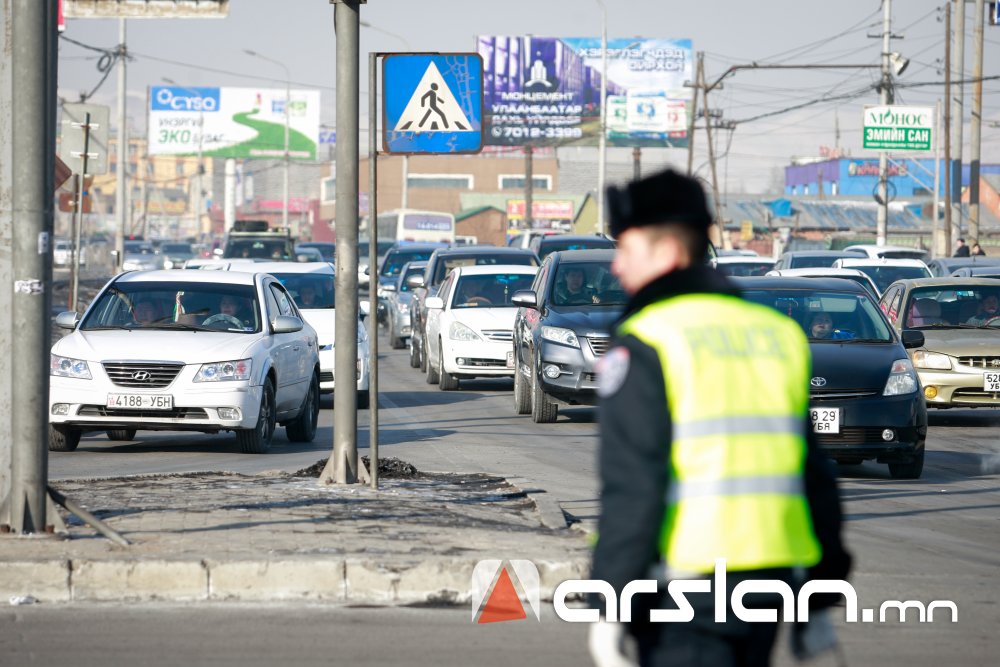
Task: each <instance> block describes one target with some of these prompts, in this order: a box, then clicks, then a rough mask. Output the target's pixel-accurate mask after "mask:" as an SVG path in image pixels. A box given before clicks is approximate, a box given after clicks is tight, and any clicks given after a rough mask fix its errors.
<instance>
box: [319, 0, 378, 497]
mask: <svg viewBox="0 0 1000 667" xmlns="http://www.w3.org/2000/svg"><path fill="white" fill-rule="evenodd" d="M360 1H361V0H331V3H332V4H333V5H334V30H335V32H336V40H337V149H336V150H337V222H336V230H337V262H336V264H337V273H336V298H337V314H336V322H335V328H336V330H335V334H334V343H335V348H336V352H335V355H334V368H333V374H334V382H335V384H337V385H339V386H340V388H341V389H340V391H335V392H334V394H333V408H334V410H333V457H332V458H331V459H330V460H329V461H328V462H327V464H326V467H325V468H324V469H323V473H322V474H321V475H320V483H321V484H324V483H325V484H330V483H337V484H354V483H355V482H356V481H357V479H358V393H357V392H356V391H354V387H355V386H356V384H357V380H356V372H357V362H358V336H357V331H358V185H359V183H358V135H359V125H358V98H359V89H358V83H359V82H358V79H359V66H360V56H359V51H358V32H359V30H360V23H359V21H360V16H359V10H358V5H359V2H360ZM368 94H369V95H375V94H376V91H374V90H370V91H368ZM369 130H370V131H371V130H372V128H369ZM374 213H375V212H374V211H372V212H371V220H372V224H374V219H375V218H374ZM370 260H371V263H370V266H371V267H372V269H373V270H374V269H375V267H376V266H377V262H376V257H371V258H370ZM376 297H377V295H376V294H370V295H369V297H368V298H369V315H368V316H369V317H378V308H376V305H377V299H376ZM345 389H346V390H345ZM375 400H378V397H377V396H376V397H375Z"/></svg>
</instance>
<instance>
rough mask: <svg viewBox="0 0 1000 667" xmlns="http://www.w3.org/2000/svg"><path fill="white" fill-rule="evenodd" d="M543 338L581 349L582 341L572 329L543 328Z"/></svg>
mask: <svg viewBox="0 0 1000 667" xmlns="http://www.w3.org/2000/svg"><path fill="white" fill-rule="evenodd" d="M542 338H544V339H545V340H551V341H552V342H554V343H562V344H563V345H569V346H570V347H580V339H578V338H577V337H576V333H575V332H574V331H573V330H572V329H563V328H561V327H542Z"/></svg>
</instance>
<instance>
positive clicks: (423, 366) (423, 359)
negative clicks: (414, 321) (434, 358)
mask: <svg viewBox="0 0 1000 667" xmlns="http://www.w3.org/2000/svg"><path fill="white" fill-rule="evenodd" d="M423 341H424V339H423V338H421V339H420V347H418V348H417V358H419V359H420V372H421V373H426V372H427V353H426V351H425V350H424V345H423Z"/></svg>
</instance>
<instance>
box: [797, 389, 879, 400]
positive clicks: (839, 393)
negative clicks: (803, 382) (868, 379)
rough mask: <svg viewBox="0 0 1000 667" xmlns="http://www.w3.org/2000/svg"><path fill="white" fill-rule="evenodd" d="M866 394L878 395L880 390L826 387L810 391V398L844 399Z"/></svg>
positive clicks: (860, 396) (861, 396) (862, 396)
mask: <svg viewBox="0 0 1000 667" xmlns="http://www.w3.org/2000/svg"><path fill="white" fill-rule="evenodd" d="M865 396H878V392H877V391H875V390H872V389H824V390H822V391H811V392H809V400H810V401H816V402H823V401H842V400H845V399H850V398H864V397H865Z"/></svg>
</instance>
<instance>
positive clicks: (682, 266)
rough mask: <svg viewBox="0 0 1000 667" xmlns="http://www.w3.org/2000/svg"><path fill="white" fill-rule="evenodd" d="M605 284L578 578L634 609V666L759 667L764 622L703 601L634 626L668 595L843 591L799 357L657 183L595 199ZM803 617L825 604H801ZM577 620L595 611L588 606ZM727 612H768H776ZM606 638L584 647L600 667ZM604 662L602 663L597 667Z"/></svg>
mask: <svg viewBox="0 0 1000 667" xmlns="http://www.w3.org/2000/svg"><path fill="white" fill-rule="evenodd" d="M607 199H608V210H609V214H610V221H611V233H612V235H613V236H614V237H615V238H616V239H617V241H618V249H617V251H616V254H615V259H614V262H613V264H612V271H613V272H614V273H615V275H616V276H617V277H618V278H619V279H620V280H621V283H622V285H623V286H624V288H625V289H626V290H627V291H628V292H629V294H630V296H631V300H630V302H629V304H628V306H627V307H626V310H625V313H624V315H623V316H622V318H621V319H620V320H619V322H618V324H617V330H616V332H615V340H614V344H613V346H612V348H611V349H610V350H609V351H608V352H607V354H606V355H605V357H604V359H603V360H602V363H601V366H600V367H599V371H598V372H599V377H600V398H601V401H600V413H599V414H600V431H601V447H600V476H601V515H600V520H599V524H598V535H599V538H598V541H597V545H596V547H595V551H594V560H593V572H592V574H591V578H592V579H601V580H604V581H607V582H609V583H610V584H611V585H612V587H613V588H614V589H615V590H616V591H617V592H618V593H619V595H620V594H621V591H622V589H623V587H624V586H625V584H627V583H628V582H630V581H633V580H638V579H650V578H656V579H658V580H660V581H661V585H660V587H659V588H660V591H659V593H657V594H655V595H645V596H643V595H639V596H635V597H634V598H633V600H635V601H636V602H635V604H634V606H633V611H632V622H631V623H630V624H628V629H629V631H630V633H631V634H632V635H633V636H634V637H635V639H636V641H637V645H638V654H639V656H638V657H639V661H640V663H641V664H644V665H713V666H715V667H721V666H725V665H754V666H755V665H767V664H769V660H770V654H771V650H772V647H773V644H774V641H775V636H776V633H777V624H776V623H746V622H744V621H741V620H739V619H737V618H735V616H734V614H733V613H732V611H731V610H729V611H728V613H727V614H726V619H727V620H726V621H725V622H717V621H716V620H715V618H716V615H715V609H714V599H715V597H714V592H713V593H706V594H688V595H687V599H688V601H689V602H690V604H691V605H692V607H693V608H694V620H692V621H691V622H689V623H649V622H648V619H649V609H650V608H668V609H669V608H671V605H670V603H669V598H668V597H667V596H665V595H664V590H665V582H666V581H668V580H671V579H692V578H709V577H711V576H712V574H713V572H714V570H715V567H716V560H717V559H725V564H726V570H727V576H726V582H727V585H728V590H727V591H726V597H725V600H726V601H727V603H726V604H727V607H728V600H730V599H731V592H732V588H733V587H735V586H736V585H737V584H738V583H739V582H740V581H744V580H747V579H769V580H775V579H777V580H781V581H785V582H788V583H789V585H791V586H793V588H794V586H796V585H798V584H801V583H802V578H803V577H802V576H800V574H801V573H804V574H805V576H808V577H809V578H819V579H843V578H845V577H846V575H847V572H848V569H849V567H850V556H849V555H848V554H847V553H846V551H845V550H844V547H843V545H842V543H841V540H840V524H841V514H840V504H839V496H838V492H837V487H836V477H835V472H834V470H833V469H832V465H831V464H830V462H828V461H827V460H825V459H824V458H823V457H822V455H821V454H820V453H819V451H818V450H817V448H816V445H815V442H814V441H813V440H812V434H811V428H810V427H809V421H808V401H809V379H810V366H811V358H810V353H809V346H808V342H807V339H806V337H805V335H804V333H803V331H802V329H801V328H800V327H799V326H798V325H797V324H796V323H795V322H793V321H792V320H790V319H788V318H786V317H784V316H783V315H781V314H780V313H778V312H776V311H773V310H771V309H769V308H766V307H764V306H760V305H757V304H752V303H749V302H747V301H744V300H743V299H741V298H740V296H739V293H738V290H737V289H736V288H735V286H734V285H733V284H732V283H731V282H729V281H728V280H727V279H726V278H725V277H724V276H722V275H721V274H720V273H718V272H717V271H715V270H714V269H713V268H711V267H710V266H707V265H706V263H705V258H706V256H707V251H708V248H709V242H708V229H709V226H710V225H711V220H712V218H711V215H710V213H709V210H708V205H707V201H706V198H705V194H704V191H703V190H702V188H701V185H700V184H699V183H698V182H697V181H695V180H694V179H692V178H689V177H687V176H684V175H681V174H678V173H676V172H673V171H666V172H662V173H659V174H656V175H653V176H650V177H648V178H646V179H643V180H639V181H634V182H632V183H630V184H629V185H628V186H627V187H625V188H620V189H619V188H614V187H612V188H609V190H608V197H607ZM811 601H812V602H814V603H817V604H818V605H822V604H825V605H829V604H831V603H832V602H835V601H836V598H834V599H833V600H830V599H829V596H827V597H826V598H822V599H820V598H813V599H811ZM594 602H595V604H594V606H600V605H601V604H603V600H600V599H597V600H594ZM744 603H745V604H746V605H747V606H748V607H750V606H758V607H762V608H777V599H776V597H775V596H771V597H769V596H767V595H760V596H757V597H754V596H746V597H745V598H744ZM620 627H621V626H619V625H614V624H610V623H603V622H602V623H600V624H597V625H595V626H594V628H593V629H592V634H591V651H592V654H593V655H594V657H595V659H597V660H598V662H599V663H601V662H604V664H611V663H610V662H608V661H602V659H601V658H600V657H599V656H600V655H601V653H602V650H603V651H604V653H603V654H604V655H605V656H607V655H608V651H607V649H608V644H609V643H611V642H615V641H617V639H618V638H617V637H616V636H615V635H616V632H617V629H618V628H620ZM612 662H613V661H612Z"/></svg>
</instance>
